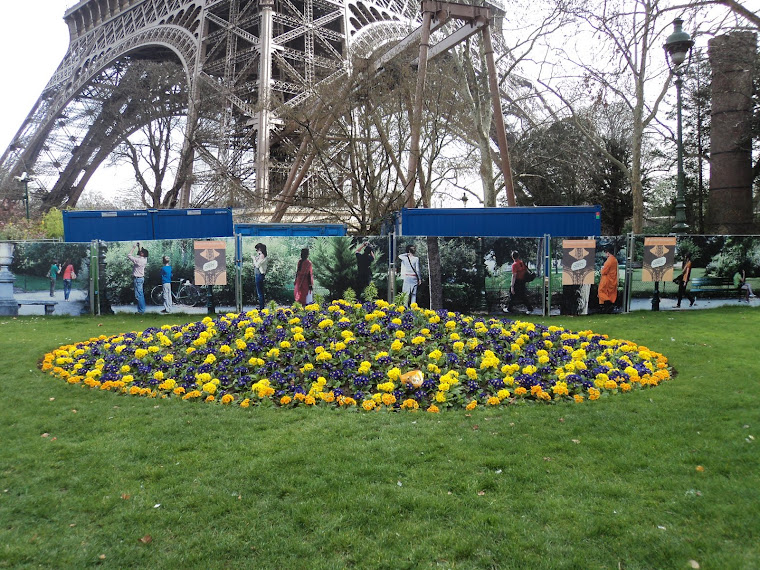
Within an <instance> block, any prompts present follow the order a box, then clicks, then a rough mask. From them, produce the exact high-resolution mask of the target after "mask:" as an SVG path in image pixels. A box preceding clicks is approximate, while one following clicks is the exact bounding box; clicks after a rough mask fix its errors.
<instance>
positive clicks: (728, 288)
mask: <svg viewBox="0 0 760 570" xmlns="http://www.w3.org/2000/svg"><path fill="white" fill-rule="evenodd" d="M691 292H692V293H701V294H705V293H735V292H736V287H734V280H733V279H731V278H730V277H696V278H695V279H692V281H691Z"/></svg>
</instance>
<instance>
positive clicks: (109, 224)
mask: <svg viewBox="0 0 760 570" xmlns="http://www.w3.org/2000/svg"><path fill="white" fill-rule="evenodd" d="M232 229H233V227H232V210H230V209H224V208H221V209H214V208H208V209H187V210H185V209H177V210H116V211H100V210H93V211H64V212H63V236H64V240H65V241H67V242H83V241H88V242H89V241H92V240H96V239H99V240H103V241H133V240H144V241H149V240H154V239H185V238H206V237H231V236H232V235H233V234H232Z"/></svg>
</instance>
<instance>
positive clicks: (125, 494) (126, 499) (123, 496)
mask: <svg viewBox="0 0 760 570" xmlns="http://www.w3.org/2000/svg"><path fill="white" fill-rule="evenodd" d="M129 497H130V495H128V494H127V493H122V494H121V498H122V499H124V500H125V501H128V500H129Z"/></svg>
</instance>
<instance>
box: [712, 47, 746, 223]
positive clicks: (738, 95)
mask: <svg viewBox="0 0 760 570" xmlns="http://www.w3.org/2000/svg"><path fill="white" fill-rule="evenodd" d="M756 46H757V36H756V34H754V33H752V32H734V33H731V34H727V35H724V36H718V37H716V38H713V39H712V40H710V42H709V50H708V53H709V58H710V66H711V68H712V113H711V142H710V157H711V161H710V196H709V199H708V210H707V225H706V230H707V232H708V233H715V234H748V233H752V232H753V230H754V229H755V228H754V227H753V219H752V133H751V123H752V73H753V69H754V65H753V63H754V61H753V60H754V58H755V52H756Z"/></svg>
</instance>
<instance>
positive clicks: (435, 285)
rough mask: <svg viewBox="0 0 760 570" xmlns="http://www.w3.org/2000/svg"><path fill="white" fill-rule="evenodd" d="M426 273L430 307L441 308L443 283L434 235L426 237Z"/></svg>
mask: <svg viewBox="0 0 760 570" xmlns="http://www.w3.org/2000/svg"><path fill="white" fill-rule="evenodd" d="M427 252H428V275H429V278H430V308H431V309H433V310H434V311H437V310H439V309H442V308H443V285H442V283H441V251H440V249H439V248H438V238H437V237H436V236H428V237H427Z"/></svg>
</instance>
